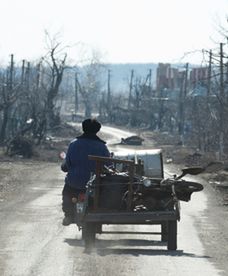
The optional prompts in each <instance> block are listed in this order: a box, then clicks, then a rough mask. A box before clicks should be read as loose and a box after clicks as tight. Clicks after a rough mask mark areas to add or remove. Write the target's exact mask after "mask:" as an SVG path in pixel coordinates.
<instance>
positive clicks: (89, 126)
mask: <svg viewBox="0 0 228 276" xmlns="http://www.w3.org/2000/svg"><path fill="white" fill-rule="evenodd" d="M100 129H101V124H100V123H99V122H98V121H97V120H96V119H86V120H84V121H83V122H82V130H83V131H84V132H85V133H93V134H96V133H97V132H98V131H99V130H100Z"/></svg>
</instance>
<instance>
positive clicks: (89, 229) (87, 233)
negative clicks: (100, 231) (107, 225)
mask: <svg viewBox="0 0 228 276" xmlns="http://www.w3.org/2000/svg"><path fill="white" fill-rule="evenodd" d="M95 237H96V224H95V223H88V222H87V223H84V225H83V227H82V239H84V241H85V247H86V248H90V247H93V245H94V242H95Z"/></svg>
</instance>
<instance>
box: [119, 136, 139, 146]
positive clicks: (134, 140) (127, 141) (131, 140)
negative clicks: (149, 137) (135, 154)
mask: <svg viewBox="0 0 228 276" xmlns="http://www.w3.org/2000/svg"><path fill="white" fill-rule="evenodd" d="M143 141H144V139H143V138H141V137H140V136H137V135H133V136H129V137H127V138H121V144H123V145H135V146H137V145H142V142H143Z"/></svg>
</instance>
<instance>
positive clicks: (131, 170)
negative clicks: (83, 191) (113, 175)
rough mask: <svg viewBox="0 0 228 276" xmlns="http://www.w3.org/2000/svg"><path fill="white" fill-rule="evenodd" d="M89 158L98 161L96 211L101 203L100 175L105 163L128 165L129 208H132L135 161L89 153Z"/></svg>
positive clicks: (95, 191)
mask: <svg viewBox="0 0 228 276" xmlns="http://www.w3.org/2000/svg"><path fill="white" fill-rule="evenodd" d="M88 158H89V160H94V161H95V162H96V171H95V174H96V179H95V190H94V210H95V211H96V210H97V208H98V203H99V194H100V184H101V178H100V175H101V173H102V169H103V165H104V163H114V164H117V163H119V164H125V165H128V172H129V184H128V199H127V210H128V211H130V210H131V206H132V197H133V179H134V170H135V163H134V161H132V160H120V159H116V158H110V157H102V156H95V155H89V156H88Z"/></svg>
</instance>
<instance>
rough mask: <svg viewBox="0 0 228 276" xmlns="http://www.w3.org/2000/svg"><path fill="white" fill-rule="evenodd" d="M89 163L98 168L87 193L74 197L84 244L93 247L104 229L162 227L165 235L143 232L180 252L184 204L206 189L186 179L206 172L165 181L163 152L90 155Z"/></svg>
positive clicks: (196, 170) (188, 171)
mask: <svg viewBox="0 0 228 276" xmlns="http://www.w3.org/2000/svg"><path fill="white" fill-rule="evenodd" d="M88 160H89V161H91V162H94V170H93V171H92V174H91V178H90V180H89V181H88V182H87V185H86V192H85V194H84V193H83V195H84V196H78V195H75V197H73V202H74V203H73V204H74V205H75V209H74V210H75V211H76V214H75V218H76V220H75V221H76V223H77V225H78V227H79V229H80V230H82V238H83V239H84V241H85V246H86V247H91V246H92V245H93V243H94V241H95V237H96V234H97V233H99V234H102V233H107V232H105V231H102V225H111V224H117V225H118V224H119V225H123V224H126V225H127V224H143V225H154V224H158V225H161V232H156V233H154V232H149V233H141V234H151V235H153V234H160V235H161V240H162V241H164V242H167V248H168V249H169V250H176V248H177V221H179V220H180V208H179V200H183V201H189V200H190V199H191V194H192V193H193V192H196V191H200V190H202V189H203V186H202V185H201V184H199V183H195V182H189V181H185V180H182V179H181V178H182V177H183V176H184V175H186V174H198V173H200V172H202V170H203V169H202V168H199V167H196V168H188V169H184V170H183V171H182V174H181V175H180V176H174V177H173V178H171V179H164V173H163V161H162V153H161V151H160V150H146V151H140V150H139V151H135V152H134V153H133V152H130V151H128V152H127V153H124V152H121V153H116V154H115V158H110V157H104V156H97V155H95V154H90V155H89V156H88ZM107 164H108V165H109V166H107ZM110 165H111V166H110ZM109 233H110V232H109ZM111 233H114V232H111ZM115 233H127V234H130V233H131V234H132V233H133V232H119V231H117V232H115ZM134 233H135V232H134ZM137 233H138V232H137Z"/></svg>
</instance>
